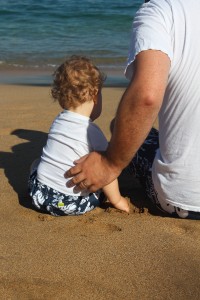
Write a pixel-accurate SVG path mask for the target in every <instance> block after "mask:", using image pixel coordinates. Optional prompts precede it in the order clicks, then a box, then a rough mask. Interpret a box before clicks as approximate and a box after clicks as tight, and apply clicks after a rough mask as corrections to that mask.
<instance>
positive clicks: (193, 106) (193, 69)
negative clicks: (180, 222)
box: [66, 0, 200, 219]
mask: <svg viewBox="0 0 200 300" xmlns="http://www.w3.org/2000/svg"><path fill="white" fill-rule="evenodd" d="M199 11H200V2H199V1H196V0H190V1H186V0H151V1H150V2H148V3H146V4H143V5H142V6H141V8H140V9H139V10H138V12H137V14H136V16H135V19H134V22H133V34H132V38H131V47H130V55H129V58H128V64H127V68H126V72H125V74H126V76H127V77H128V78H130V79H131V81H130V84H129V86H128V88H127V89H126V91H125V93H124V95H123V97H122V99H121V102H120V104H119V107H118V111H117V115H116V123H115V127H114V132H113V136H112V138H111V142H110V145H109V147H108V149H107V151H106V153H105V154H104V155H103V156H102V155H100V154H99V153H92V154H91V155H90V156H89V157H87V158H86V159H85V160H84V161H82V162H81V163H79V164H77V165H76V166H75V167H74V168H72V169H71V170H69V171H68V172H67V174H66V175H67V176H73V175H76V176H74V177H73V178H72V180H71V185H75V184H76V185H79V187H80V188H89V189H90V190H91V191H94V190H96V189H98V188H100V187H102V186H104V185H106V184H108V183H109V182H110V181H112V180H113V179H114V178H116V177H117V176H118V175H119V174H120V172H121V171H122V169H123V168H125V167H126V166H127V165H128V164H129V163H130V161H131V159H132V157H133V156H135V158H136V157H137V155H139V154H137V155H136V153H137V151H138V149H139V147H140V146H141V144H142V143H143V141H144V140H145V138H146V136H147V135H148V132H149V131H150V129H151V126H152V124H153V122H154V120H155V118H156V116H157V114H158V112H159V144H160V146H159V149H158V151H157V153H156V156H155V159H154V161H153V167H152V170H151V164H150V162H149V159H148V155H147V158H146V157H145V154H146V153H147V151H143V152H144V153H143V157H142V158H141V157H140V158H139V160H138V161H137V162H135V159H134V160H133V161H132V165H133V166H134V168H135V166H136V165H137V166H136V167H137V168H138V164H139V163H140V165H144V162H146V161H148V163H147V165H148V166H149V170H148V172H151V171H152V179H153V183H152V187H151V188H152V189H153V194H154V200H155V202H157V204H158V205H159V206H160V207H161V208H162V209H164V210H165V211H167V212H169V213H170V214H176V215H179V216H180V217H188V218H196V219H200V176H199V174H200V154H199V149H200V121H199V116H200V55H199V53H200V39H199V35H200V29H199V28H200V24H199ZM151 140H152V139H151ZM155 143H156V142H155V138H153V146H152V147H153V148H154V150H155ZM147 144H148V145H150V140H149V138H148V140H147V142H146V145H147ZM150 148H151V146H149V148H148V149H149V151H150V152H151V153H152V150H150ZM141 149H142V148H141ZM141 149H140V150H141ZM139 152H141V151H139ZM139 152H138V153H139ZM145 152H146V153H145ZM147 154H148V153H147ZM151 156H152V155H151ZM142 167H143V166H142ZM145 172H146V171H145ZM148 172H147V173H148ZM136 173H137V171H136ZM140 173H141V172H140ZM148 174H149V173H148ZM145 176H146V174H145V175H144V177H145ZM147 177H148V176H147ZM155 198H156V199H155Z"/></svg>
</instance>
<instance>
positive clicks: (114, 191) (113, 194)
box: [103, 179, 130, 213]
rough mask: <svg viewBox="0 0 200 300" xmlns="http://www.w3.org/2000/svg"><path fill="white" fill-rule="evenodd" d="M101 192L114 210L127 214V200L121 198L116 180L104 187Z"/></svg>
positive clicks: (128, 209)
mask: <svg viewBox="0 0 200 300" xmlns="http://www.w3.org/2000/svg"><path fill="white" fill-rule="evenodd" d="M103 192H104V194H105V195H106V196H107V198H108V200H109V201H110V202H111V203H112V205H113V206H114V207H115V208H117V209H120V210H123V211H125V212H127V213H129V211H130V207H129V203H128V200H127V199H126V198H124V197H122V196H121V194H120V191H119V186H118V180H117V179H116V180H114V181H113V182H111V183H110V184H108V185H106V186H104V187H103Z"/></svg>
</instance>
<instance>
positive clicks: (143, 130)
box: [106, 88, 160, 170]
mask: <svg viewBox="0 0 200 300" xmlns="http://www.w3.org/2000/svg"><path fill="white" fill-rule="evenodd" d="M142 97H143V95H142V94H141V95H139V91H135V93H132V91H131V88H130V89H129V88H128V89H127V91H126V92H125V94H124V95H123V97H122V100H121V103H120V105H119V108H118V111H117V116H116V120H115V127H114V131H113V135H112V138H111V141H110V143H109V147H108V149H107V154H106V155H107V158H108V159H109V160H110V161H112V163H113V164H114V165H115V166H116V167H117V168H119V169H121V170H122V169H123V168H124V167H126V166H127V165H128V163H129V162H130V161H131V159H132V158H133V157H134V155H135V153H136V152H137V150H138V149H139V147H140V146H141V144H142V143H143V141H144V140H145V138H146V136H147V135H148V133H149V131H150V129H151V127H152V125H153V123H154V121H155V119H156V117H157V114H158V111H159V108H160V106H158V105H156V104H154V103H152V102H148V99H145V98H143V99H142ZM144 97H145V96H144Z"/></svg>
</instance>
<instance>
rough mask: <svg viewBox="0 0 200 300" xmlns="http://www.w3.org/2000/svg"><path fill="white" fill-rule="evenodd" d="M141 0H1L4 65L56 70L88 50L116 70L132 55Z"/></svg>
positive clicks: (0, 56)
mask: <svg viewBox="0 0 200 300" xmlns="http://www.w3.org/2000/svg"><path fill="white" fill-rule="evenodd" d="M143 2H144V1H143V0H76V1H72V0H18V1H14V0H0V40H1V42H0V70H2V69H10V68H13V69H38V70H45V69H51V68H52V69H53V68H55V67H56V66H57V65H59V64H60V63H62V61H63V60H64V59H65V58H66V57H69V56H70V55H72V54H79V55H86V56H88V57H90V58H91V59H92V60H93V61H94V62H95V63H96V64H97V65H98V66H99V67H101V68H105V69H106V70H108V72H109V71H110V72H112V74H114V73H115V70H116V72H118V74H119V72H121V70H122V68H124V66H125V63H126V58H127V54H128V48H129V42H130V33H131V26H132V21H133V18H134V15H135V12H136V10H137V9H138V8H139V7H140V5H141V4H142V3H143Z"/></svg>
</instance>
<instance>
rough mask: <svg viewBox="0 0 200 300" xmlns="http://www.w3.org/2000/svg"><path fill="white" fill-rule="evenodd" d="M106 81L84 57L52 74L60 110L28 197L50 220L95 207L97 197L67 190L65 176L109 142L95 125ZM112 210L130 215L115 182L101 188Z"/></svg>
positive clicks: (34, 168)
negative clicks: (78, 161)
mask: <svg viewBox="0 0 200 300" xmlns="http://www.w3.org/2000/svg"><path fill="white" fill-rule="evenodd" d="M104 80H105V76H104V75H103V74H102V73H101V72H100V70H99V69H98V68H97V67H96V66H95V65H94V64H93V63H92V62H91V61H90V60H89V59H88V58H86V57H79V56H72V57H71V58H70V59H68V60H66V61H65V62H64V63H63V64H62V65H60V66H59V67H58V69H57V70H56V71H55V74H54V82H53V87H52V90H51V92H52V96H53V98H54V99H55V100H58V102H59V104H60V106H61V107H62V109H63V111H62V112H61V113H60V114H59V115H58V116H57V117H56V118H55V120H54V121H53V123H52V125H51V128H50V131H49V134H48V140H47V143H46V146H45V147H44V148H43V152H42V155H41V158H40V160H39V161H37V162H34V163H33V164H32V167H31V174H30V178H29V183H28V186H29V193H30V196H31V197H32V200H33V204H34V205H35V206H36V207H37V208H38V209H39V210H42V211H46V212H48V213H50V214H52V215H54V216H61V215H79V214H84V213H86V212H88V211H90V210H92V209H94V208H95V207H97V206H99V205H100V201H99V197H100V192H101V191H98V192H96V193H90V192H89V191H87V190H84V191H81V190H79V191H77V190H75V189H74V187H73V188H69V187H67V181H68V180H69V179H66V178H65V177H64V173H65V172H66V170H68V169H69V168H71V167H72V166H74V161H75V160H77V159H79V158H80V157H81V156H84V155H85V154H88V153H89V152H91V151H105V150H106V148H107V146H108V142H107V140H106V138H105V136H104V135H103V133H102V131H101V130H100V129H99V127H98V126H97V125H96V124H94V123H93V122H92V121H94V120H95V119H96V118H98V117H99V115H100V114H101V108H102V96H101V88H102V85H103V82H104ZM103 192H104V194H105V195H106V197H107V198H108V200H109V201H110V202H111V203H112V205H113V206H114V207H116V208H117V209H120V210H122V211H125V212H129V204H128V201H127V199H126V198H124V197H122V196H121V195H120V192H119V187H118V181H117V180H115V181H113V182H112V183H110V184H109V185H107V186H105V187H104V188H103Z"/></svg>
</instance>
